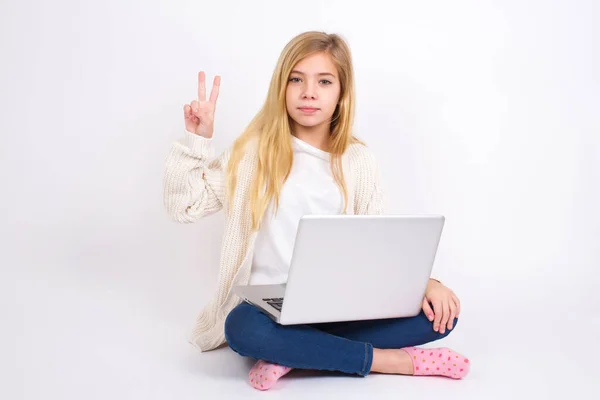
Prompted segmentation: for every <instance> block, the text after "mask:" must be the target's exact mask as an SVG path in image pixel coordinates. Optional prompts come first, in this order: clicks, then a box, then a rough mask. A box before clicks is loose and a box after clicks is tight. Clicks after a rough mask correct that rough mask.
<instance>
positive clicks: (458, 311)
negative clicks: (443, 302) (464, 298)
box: [452, 296, 460, 318]
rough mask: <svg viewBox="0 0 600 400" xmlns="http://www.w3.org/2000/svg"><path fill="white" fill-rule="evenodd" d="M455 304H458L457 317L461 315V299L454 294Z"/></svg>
mask: <svg viewBox="0 0 600 400" xmlns="http://www.w3.org/2000/svg"><path fill="white" fill-rule="evenodd" d="M452 300H453V301H454V304H456V318H458V317H460V300H459V299H458V297H456V296H452Z"/></svg>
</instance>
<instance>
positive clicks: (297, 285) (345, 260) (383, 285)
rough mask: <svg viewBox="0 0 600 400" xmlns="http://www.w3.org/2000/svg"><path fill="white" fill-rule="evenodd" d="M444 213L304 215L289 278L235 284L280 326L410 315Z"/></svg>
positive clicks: (416, 310) (426, 276)
mask: <svg viewBox="0 0 600 400" xmlns="http://www.w3.org/2000/svg"><path fill="white" fill-rule="evenodd" d="M444 221H445V217H444V216H442V215H305V216H303V217H302V218H301V219H300V222H299V225H298V231H297V234H296V240H295V244H294V250H293V252H292V259H291V264H290V269H289V271H288V280H287V282H286V283H283V284H277V285H245V286H235V287H234V288H233V290H234V293H235V294H236V295H238V296H239V297H240V298H242V299H243V300H244V301H246V302H248V303H250V304H252V305H254V306H256V307H258V308H259V309H260V310H261V311H263V312H264V313H265V314H267V315H268V316H269V317H271V318H272V319H273V320H274V321H275V322H277V323H279V324H281V325H294V324H313V323H325V322H341V321H358V320H372V319H386V318H400V317H412V316H415V315H418V314H419V313H420V311H421V307H422V303H423V296H424V295H425V290H426V288H427V284H428V282H429V278H430V276H431V270H432V268H433V263H434V259H435V255H436V253H437V249H438V244H439V241H440V238H441V234H442V229H443V226H444Z"/></svg>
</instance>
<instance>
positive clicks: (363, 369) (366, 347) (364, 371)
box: [360, 343, 369, 376]
mask: <svg viewBox="0 0 600 400" xmlns="http://www.w3.org/2000/svg"><path fill="white" fill-rule="evenodd" d="M368 361H369V343H365V362H364V363H363V367H362V371H361V373H360V374H361V375H362V376H365V375H366V369H367V362H368Z"/></svg>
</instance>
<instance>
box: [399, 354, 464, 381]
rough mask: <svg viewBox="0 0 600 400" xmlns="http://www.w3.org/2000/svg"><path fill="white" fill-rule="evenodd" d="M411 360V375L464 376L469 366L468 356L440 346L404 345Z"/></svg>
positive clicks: (454, 377)
mask: <svg viewBox="0 0 600 400" xmlns="http://www.w3.org/2000/svg"><path fill="white" fill-rule="evenodd" d="M402 350H404V351H406V352H407V353H408V354H409V355H410V358H411V360H412V362H413V375H441V376H446V377H448V378H453V379H461V378H464V377H465V376H466V375H467V374H468V373H469V369H470V366H471V363H470V362H469V359H468V358H465V357H464V356H462V355H460V354H458V353H455V352H454V351H452V350H450V349H448V348H446V347H441V348H438V349H421V348H418V347H405V348H403V349H402Z"/></svg>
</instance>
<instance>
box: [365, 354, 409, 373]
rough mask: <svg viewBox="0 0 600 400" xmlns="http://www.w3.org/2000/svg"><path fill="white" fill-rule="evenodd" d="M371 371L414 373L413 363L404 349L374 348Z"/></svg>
mask: <svg viewBox="0 0 600 400" xmlns="http://www.w3.org/2000/svg"><path fill="white" fill-rule="evenodd" d="M371 371H372V372H379V373H382V374H399V375H413V363H412V360H411V359H410V356H409V355H408V353H407V352H405V351H404V350H401V349H376V348H373V364H372V366H371Z"/></svg>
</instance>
